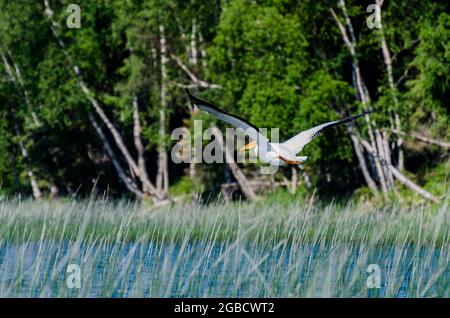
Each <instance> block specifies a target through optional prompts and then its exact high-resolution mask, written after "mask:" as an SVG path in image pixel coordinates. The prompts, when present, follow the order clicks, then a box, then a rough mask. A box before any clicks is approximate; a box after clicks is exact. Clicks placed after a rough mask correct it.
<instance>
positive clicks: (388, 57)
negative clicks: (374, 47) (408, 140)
mask: <svg viewBox="0 0 450 318" xmlns="http://www.w3.org/2000/svg"><path fill="white" fill-rule="evenodd" d="M383 2H384V1H383V0H376V3H377V5H378V6H379V7H380V19H379V21H378V23H379V26H380V28H379V32H380V42H381V52H382V53H383V60H384V65H385V66H386V72H387V75H388V82H389V88H390V91H391V94H392V100H393V102H394V112H393V113H394V123H395V126H396V129H397V130H399V131H401V122H400V116H399V115H398V111H399V109H398V107H399V103H398V98H397V94H396V87H395V84H394V75H393V72H392V58H391V53H390V51H389V47H388V45H387V42H386V37H385V35H384V29H383V24H382V21H381V6H382V5H383ZM397 137H398V138H397V148H398V169H399V170H400V171H402V170H403V168H404V155H403V139H402V138H401V136H397Z"/></svg>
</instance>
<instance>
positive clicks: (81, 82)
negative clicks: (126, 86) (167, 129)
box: [44, 0, 166, 200]
mask: <svg viewBox="0 0 450 318" xmlns="http://www.w3.org/2000/svg"><path fill="white" fill-rule="evenodd" d="M44 4H45V14H46V15H47V17H48V19H49V21H50V29H51V31H52V33H53V36H54V37H55V39H56V40H57V42H58V44H59V46H60V47H61V49H62V51H63V53H64V55H65V56H66V59H67V61H68V62H69V64H70V65H71V67H72V69H73V71H74V73H75V75H76V77H77V80H78V81H77V83H78V86H79V87H80V89H81V91H82V92H83V94H84V95H85V96H86V98H87V99H88V100H89V101H90V103H91V105H92V107H93V108H94V110H95V111H96V112H97V114H98V115H99V116H100V119H101V120H102V121H103V123H104V124H105V125H106V127H107V128H108V130H109V131H110V133H111V135H112V137H113V139H114V142H115V143H116V145H117V147H118V148H119V150H120V152H121V153H122V155H123V156H124V158H125V160H126V162H127V164H128V165H129V167H130V170H131V172H132V173H134V174H135V175H136V176H137V177H138V178H139V179H140V181H141V182H142V184H145V186H147V188H148V189H149V190H150V192H151V194H152V196H153V199H154V200H164V199H166V196H165V195H164V194H161V193H160V192H158V191H156V188H155V186H154V185H153V184H152V183H151V182H150V180H149V179H147V178H145V177H144V174H143V173H141V171H140V169H139V167H138V165H137V164H136V162H135V160H134V159H133V158H132V156H131V154H130V151H129V150H128V148H127V146H126V145H125V142H124V141H123V138H122V136H121V135H120V133H119V131H118V130H117V128H116V127H115V126H114V125H113V123H112V122H111V121H110V120H109V118H108V116H107V115H106V113H105V112H104V111H103V109H102V107H101V106H100V104H99V103H98V101H97V100H96V99H95V97H93V96H92V94H91V92H90V90H89V88H88V87H87V85H86V83H85V81H84V79H83V76H82V74H81V71H80V68H79V67H78V65H77V64H76V63H75V62H74V61H73V59H72V57H71V56H70V54H69V52H68V51H67V49H66V46H65V43H64V41H63V40H62V38H61V37H60V36H59V35H58V32H57V31H56V28H55V26H57V23H56V22H55V21H54V20H53V11H52V10H51V8H50V6H49V3H48V0H44ZM91 123H92V121H91ZM94 128H95V127H94ZM96 132H97V133H98V130H96ZM99 137H100V138H101V136H100V135H99Z"/></svg>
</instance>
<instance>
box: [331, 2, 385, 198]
mask: <svg viewBox="0 0 450 318" xmlns="http://www.w3.org/2000/svg"><path fill="white" fill-rule="evenodd" d="M338 6H339V7H340V8H341V10H342V13H343V15H344V18H345V23H346V26H347V28H348V31H349V32H348V33H349V34H350V36H349V35H348V33H347V30H346V27H345V26H344V25H343V24H342V23H341V21H340V20H339V18H338V16H337V14H336V13H335V12H334V10H333V9H330V11H331V14H332V16H333V18H334V20H335V21H336V24H337V25H338V28H339V30H340V32H341V35H342V39H343V40H344V43H345V45H346V46H347V48H348V50H349V52H350V55H351V57H352V59H353V63H352V68H353V74H354V86H355V87H356V89H357V92H358V96H359V99H360V100H361V102H362V104H363V105H364V106H365V107H368V106H369V105H370V96H369V93H368V90H367V87H366V85H365V83H364V80H363V78H362V75H361V69H360V68H359V60H358V57H357V55H356V37H355V34H354V29H353V25H352V22H351V20H350V17H349V16H348V13H347V8H346V5H345V0H338ZM365 119H366V122H367V128H368V135H369V140H370V143H371V147H372V148H373V149H375V152H376V153H377V150H378V149H377V144H376V140H375V134H374V131H373V129H372V122H371V120H370V116H369V115H367V116H365ZM354 145H355V143H354ZM355 149H356V147H355ZM377 158H378V156H374V157H373V159H374V162H375V168H376V172H377V177H378V179H379V182H380V185H381V190H382V192H383V195H384V197H385V198H387V186H386V179H385V173H384V171H383V167H382V166H381V164H380V162H379V160H378V159H377ZM358 161H360V159H359V158H358ZM360 166H361V168H362V167H363V166H367V165H366V164H365V163H364V164H361V162H360ZM363 174H365V173H364V172H363ZM365 179H366V182H367V180H368V179H367V178H366V176H365ZM368 185H369V187H370V188H372V186H371V185H370V184H368Z"/></svg>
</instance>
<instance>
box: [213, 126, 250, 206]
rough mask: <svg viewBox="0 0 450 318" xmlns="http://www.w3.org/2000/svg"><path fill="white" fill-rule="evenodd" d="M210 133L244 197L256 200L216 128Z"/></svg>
mask: <svg viewBox="0 0 450 318" xmlns="http://www.w3.org/2000/svg"><path fill="white" fill-rule="evenodd" d="M212 133H213V135H214V137H215V138H216V140H217V142H218V144H219V146H220V148H221V150H222V152H223V153H224V154H225V159H226V162H227V164H228V166H229V167H230V170H231V173H232V174H233V176H234V178H235V179H236V181H237V182H238V184H239V187H240V188H241V190H242V193H243V194H244V195H245V197H246V198H247V199H248V200H249V201H254V200H256V194H255V192H254V191H253V189H252V187H251V186H250V184H249V183H248V180H247V178H246V177H245V175H244V173H243V172H242V170H241V168H239V166H238V164H237V163H236V162H235V161H234V156H233V154H232V153H230V151H229V150H228V149H227V147H226V146H225V145H224V142H223V135H222V132H221V131H220V130H219V129H218V128H217V127H213V129H212Z"/></svg>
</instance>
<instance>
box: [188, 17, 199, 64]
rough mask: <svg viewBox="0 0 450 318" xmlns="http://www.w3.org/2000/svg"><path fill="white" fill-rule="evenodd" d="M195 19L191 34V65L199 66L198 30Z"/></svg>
mask: <svg viewBox="0 0 450 318" xmlns="http://www.w3.org/2000/svg"><path fill="white" fill-rule="evenodd" d="M195 23H196V22H195V19H193V21H192V32H191V50H190V56H189V62H190V63H191V65H197V56H198V52H197V28H196V24H195Z"/></svg>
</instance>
